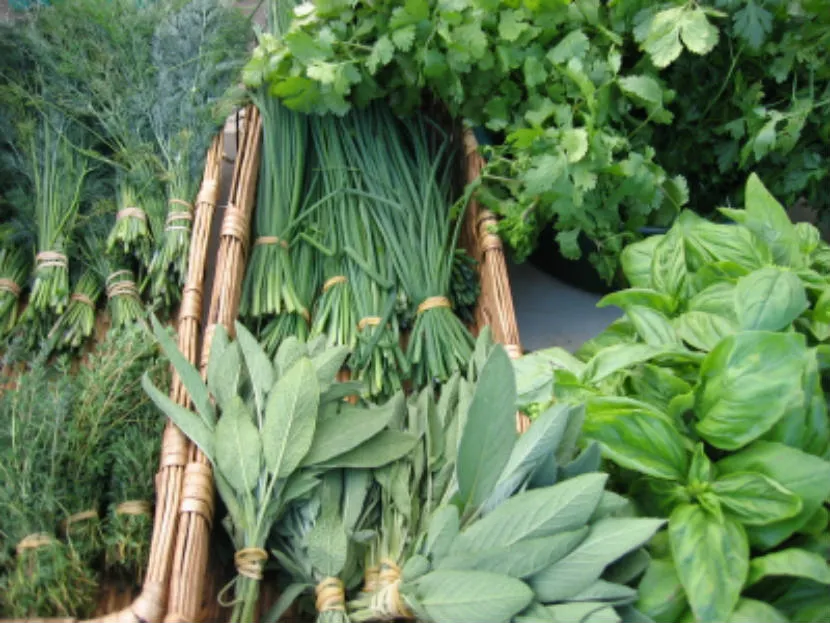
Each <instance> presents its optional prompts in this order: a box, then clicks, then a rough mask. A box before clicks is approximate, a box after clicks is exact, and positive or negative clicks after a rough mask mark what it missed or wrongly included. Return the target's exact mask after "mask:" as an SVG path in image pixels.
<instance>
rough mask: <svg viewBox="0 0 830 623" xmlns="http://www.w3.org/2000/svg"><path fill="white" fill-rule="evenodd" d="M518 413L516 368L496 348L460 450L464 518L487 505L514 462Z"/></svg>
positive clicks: (481, 379) (485, 368)
mask: <svg viewBox="0 0 830 623" xmlns="http://www.w3.org/2000/svg"><path fill="white" fill-rule="evenodd" d="M515 411H516V383H515V377H514V374H513V364H511V363H510V359H509V358H508V356H507V352H506V351H505V350H504V348H503V347H502V346H501V345H496V346H495V347H494V348H493V350H492V351H491V353H490V356H489V357H488V359H487V362H486V363H485V364H484V366H483V368H482V370H481V375H480V376H479V379H478V383H477V385H476V389H475V393H474V394H473V400H472V403H471V404H470V409H469V411H468V413H467V420H466V422H465V423H464V428H463V431H464V432H463V434H462V436H461V441H460V444H459V448H458V459H457V464H456V473H457V475H458V490H459V495H460V499H461V504H462V509H463V512H462V514H465V513H466V512H468V511H469V510H471V509H477V508H479V507H480V506H481V505H482V504H484V502H486V501H487V497H488V496H489V495H490V493H492V491H493V488H494V487H495V486H496V483H497V482H498V480H499V478H500V476H501V473H502V470H503V469H504V466H505V465H506V464H507V462H508V460H509V459H510V454H511V452H512V450H513V445H514V444H515V440H516V436H517V433H516V420H515Z"/></svg>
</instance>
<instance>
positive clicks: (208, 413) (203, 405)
mask: <svg viewBox="0 0 830 623" xmlns="http://www.w3.org/2000/svg"><path fill="white" fill-rule="evenodd" d="M150 322H151V323H152V324H153V333H154V334H155V336H156V340H158V343H159V345H160V346H161V349H162V350H163V351H164V354H165V355H166V356H167V358H168V359H169V360H170V364H171V365H172V366H173V369H175V370H176V374H178V375H179V379H180V380H181V382H182V385H184V388H185V389H186V390H187V394H188V395H189V396H190V400H191V401H192V402H193V407H194V408H195V409H196V412H197V413H198V414H199V415H200V416H201V418H202V421H203V422H204V423H205V424H206V425H207V426H213V425H214V424H216V409H215V408H214V406H213V403H212V402H211V401H210V395H209V394H208V390H207V387H206V386H205V384H204V382H203V381H202V377H201V375H200V374H199V371H198V370H197V369H196V368H195V366H194V365H193V364H192V363H190V362H189V361H188V360H187V357H185V356H184V355H183V354H182V352H181V351H180V350H179V347H178V346H177V345H176V343H175V342H174V341H173V339H172V338H171V337H170V334H169V333H167V331H166V330H165V329H164V327H162V326H161V324H159V321H158V320H157V319H156V317H155V315H152V314H151V315H150ZM145 389H146V387H145ZM156 404H158V403H156ZM179 428H181V427H179ZM182 430H184V429H182Z"/></svg>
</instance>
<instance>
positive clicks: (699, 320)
mask: <svg viewBox="0 0 830 623" xmlns="http://www.w3.org/2000/svg"><path fill="white" fill-rule="evenodd" d="M674 328H675V331H676V332H677V335H679V336H680V339H682V340H683V341H684V342H686V343H687V344H688V345H689V346H691V347H692V348H696V349H698V350H701V351H703V352H709V351H711V350H712V349H714V348H715V347H716V346H717V345H718V344H720V343H721V342H722V341H723V340H724V339H725V338H727V337H729V336H730V335H734V334H735V333H736V332H737V330H738V325H737V323H736V322H735V321H733V320H730V319H729V318H727V317H725V316H721V315H719V314H714V313H711V312H704V311H688V312H686V313H685V314H683V315H682V316H679V317H678V318H676V319H675V321H674Z"/></svg>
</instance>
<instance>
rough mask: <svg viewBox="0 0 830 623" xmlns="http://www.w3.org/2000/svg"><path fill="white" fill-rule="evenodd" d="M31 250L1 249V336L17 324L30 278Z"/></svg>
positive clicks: (10, 247)
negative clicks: (21, 303) (21, 301)
mask: <svg viewBox="0 0 830 623" xmlns="http://www.w3.org/2000/svg"><path fill="white" fill-rule="evenodd" d="M30 270H31V261H30V258H29V250H28V249H26V248H24V247H19V246H11V245H10V246H4V247H3V248H0V335H4V334H6V333H7V332H9V331H11V330H12V328H13V327H14V325H15V323H16V322H17V316H18V311H19V309H20V295H21V294H22V292H23V288H24V287H25V286H26V282H27V280H28V277H29V271H30Z"/></svg>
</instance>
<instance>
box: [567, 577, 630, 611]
mask: <svg viewBox="0 0 830 623" xmlns="http://www.w3.org/2000/svg"><path fill="white" fill-rule="evenodd" d="M636 599H637V590H636V589H633V588H631V587H630V586H625V585H623V584H614V583H613V582H606V581H605V580H597V581H596V582H594V583H593V584H591V586H589V587H588V588H586V589H585V590H584V591H582V592H580V593H577V594H576V595H575V596H574V597H573V601H603V602H606V603H610V604H614V605H615V606H624V605H625V604H630V603H634V601H635V600H636Z"/></svg>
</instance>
